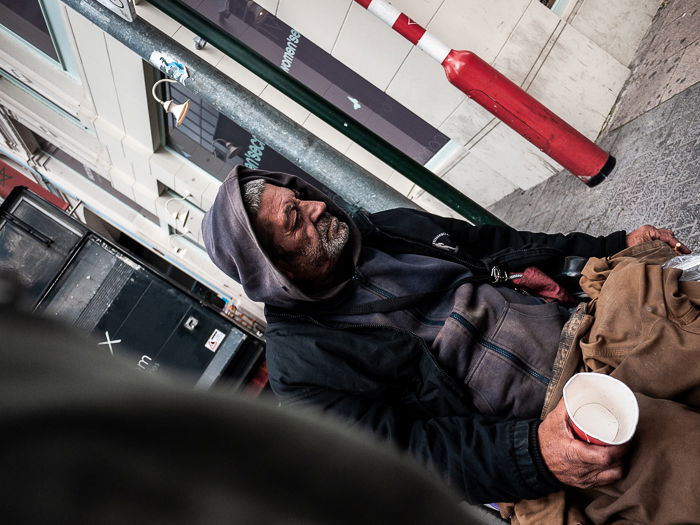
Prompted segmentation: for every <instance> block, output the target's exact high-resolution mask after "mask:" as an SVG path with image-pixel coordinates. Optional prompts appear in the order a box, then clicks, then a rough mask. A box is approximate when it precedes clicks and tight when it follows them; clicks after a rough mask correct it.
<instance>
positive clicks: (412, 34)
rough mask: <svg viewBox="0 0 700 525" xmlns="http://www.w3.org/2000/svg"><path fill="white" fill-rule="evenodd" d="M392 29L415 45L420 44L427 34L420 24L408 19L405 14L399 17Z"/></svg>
mask: <svg viewBox="0 0 700 525" xmlns="http://www.w3.org/2000/svg"><path fill="white" fill-rule="evenodd" d="M392 27H393V28H394V29H395V30H396V31H397V32H399V33H401V34H402V35H403V36H404V37H406V39H408V40H410V42H411V43H412V44H414V45H415V44H417V43H418V41H419V40H420V39H421V37H422V36H423V34H424V33H425V29H424V28H423V27H421V25H420V24H418V23H417V22H414V21H413V20H411V19H410V18H408V16H406V15H405V14H404V13H401V14H400V15H399V17H398V18H397V19H396V22H394V25H393V26H392Z"/></svg>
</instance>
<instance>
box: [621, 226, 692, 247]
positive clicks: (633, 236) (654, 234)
mask: <svg viewBox="0 0 700 525" xmlns="http://www.w3.org/2000/svg"><path fill="white" fill-rule="evenodd" d="M653 240H659V241H663V242H665V243H666V244H668V245H669V246H670V247H671V248H673V249H674V250H675V251H676V252H677V253H680V254H689V253H691V250H690V248H688V247H687V246H686V245H685V244H683V243H682V242H680V241H679V240H678V239H677V238H676V236H675V235H674V234H673V232H672V231H671V230H668V229H665V228H656V227H654V226H651V225H650V224H645V225H644V226H641V227H640V228H637V229H636V230H634V231H633V232H631V233H629V234H628V235H627V246H636V245H638V244H641V243H643V242H647V241H653Z"/></svg>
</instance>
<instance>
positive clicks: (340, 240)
mask: <svg viewBox="0 0 700 525" xmlns="http://www.w3.org/2000/svg"><path fill="white" fill-rule="evenodd" d="M336 220H337V221H338V230H337V233H336V236H335V237H333V238H332V239H329V238H328V233H329V230H330V227H331V222H332V219H331V216H330V214H328V213H327V212H324V214H323V215H322V216H321V218H320V219H319V220H318V223H317V225H316V227H317V229H318V230H319V232H321V244H322V245H323V249H324V250H325V252H326V255H327V256H328V258H329V259H331V260H332V259H337V258H338V257H339V256H340V252H342V251H343V247H344V246H345V244H346V243H347V242H348V238H349V237H350V228H349V227H348V225H347V224H346V223H344V222H343V221H341V220H339V219H337V218H336Z"/></svg>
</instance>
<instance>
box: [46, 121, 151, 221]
mask: <svg viewBox="0 0 700 525" xmlns="http://www.w3.org/2000/svg"><path fill="white" fill-rule="evenodd" d="M34 136H35V137H36V140H37V142H38V143H39V147H40V148H41V149H42V151H43V152H44V153H45V154H47V155H48V156H50V157H52V158H54V159H56V160H57V161H59V162H61V163H62V164H64V165H66V166H68V167H69V168H71V169H72V170H73V171H75V172H76V173H78V174H80V175H82V176H83V177H85V178H86V179H88V180H89V181H91V182H92V183H93V184H95V185H97V186H99V187H100V188H102V189H103V190H105V191H106V192H107V193H109V194H110V195H112V196H113V197H115V198H116V199H118V200H119V201H121V202H122V203H124V204H126V205H127V206H129V207H130V208H133V209H134V210H135V211H137V212H138V213H139V214H140V215H142V216H144V217H146V218H147V219H148V220H150V221H151V222H153V223H155V224H160V223H159V221H158V217H156V216H155V215H154V214H153V213H151V212H150V211H148V210H147V209H145V208H143V207H142V206H139V205H138V204H137V203H136V202H134V201H133V200H131V199H130V198H128V197H127V196H126V195H124V194H123V193H121V192H119V191H117V190H115V189H114V188H113V187H112V183H111V182H110V181H109V180H108V179H107V178H105V177H104V176H102V175H100V174H99V173H97V172H95V171H93V170H91V169H90V168H88V167H87V166H85V165H84V164H83V163H82V162H80V161H79V160H77V159H75V158H73V157H72V156H71V155H69V154H68V153H66V152H65V151H63V150H62V149H61V148H59V147H58V146H55V145H54V144H52V143H51V142H49V141H48V140H46V139H45V138H43V137H41V136H39V135H37V134H36V133H35V134H34Z"/></svg>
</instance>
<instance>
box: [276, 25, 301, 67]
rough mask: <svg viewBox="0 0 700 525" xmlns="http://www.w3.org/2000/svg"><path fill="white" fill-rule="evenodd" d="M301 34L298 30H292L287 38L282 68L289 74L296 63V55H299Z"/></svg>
mask: <svg viewBox="0 0 700 525" xmlns="http://www.w3.org/2000/svg"><path fill="white" fill-rule="evenodd" d="M300 37H301V33H299V32H298V31H297V30H296V29H292V30H291V31H290V32H289V36H288V37H287V47H286V48H284V55H282V64H281V65H280V67H281V68H282V70H283V71H285V72H287V73H289V70H290V69H291V67H292V62H294V55H296V53H297V45H298V44H299V38H300Z"/></svg>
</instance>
